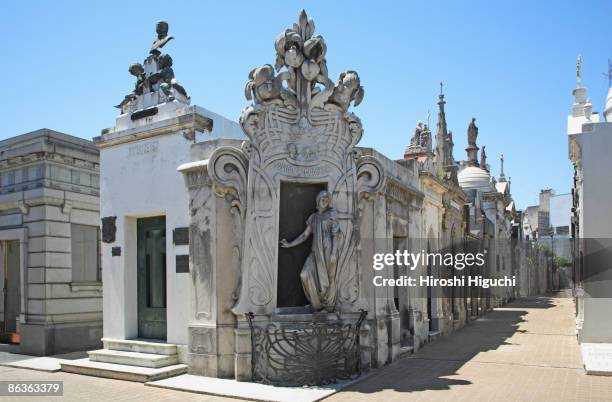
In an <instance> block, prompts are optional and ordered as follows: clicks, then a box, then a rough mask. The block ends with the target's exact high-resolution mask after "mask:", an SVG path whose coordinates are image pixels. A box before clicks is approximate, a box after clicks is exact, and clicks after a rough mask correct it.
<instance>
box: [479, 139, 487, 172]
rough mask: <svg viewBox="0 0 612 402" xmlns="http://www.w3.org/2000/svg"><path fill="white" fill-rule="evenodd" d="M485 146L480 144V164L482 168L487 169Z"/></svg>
mask: <svg viewBox="0 0 612 402" xmlns="http://www.w3.org/2000/svg"><path fill="white" fill-rule="evenodd" d="M486 147H487V146H486V145H483V146H482V151H480V166H481V167H482V168H483V169H484V170H487V171H488V168H487V152H486V151H485V148H486Z"/></svg>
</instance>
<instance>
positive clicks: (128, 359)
mask: <svg viewBox="0 0 612 402" xmlns="http://www.w3.org/2000/svg"><path fill="white" fill-rule="evenodd" d="M87 354H88V355H89V360H91V361H94V362H102V363H114V364H124V365H126V366H138V367H149V368H160V367H166V366H172V365H174V364H177V363H178V355H158V354H155V353H140V352H126V351H123V350H110V349H100V350H92V351H90V352H87Z"/></svg>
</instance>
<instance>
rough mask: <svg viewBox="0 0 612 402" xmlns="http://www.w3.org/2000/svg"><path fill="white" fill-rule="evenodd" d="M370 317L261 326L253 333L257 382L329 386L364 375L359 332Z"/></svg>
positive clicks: (254, 327)
mask: <svg viewBox="0 0 612 402" xmlns="http://www.w3.org/2000/svg"><path fill="white" fill-rule="evenodd" d="M366 315H367V311H364V310H361V314H360V315H359V318H358V319H357V320H356V321H354V322H351V323H347V322H346V321H342V320H338V321H330V320H321V321H318V320H314V319H313V320H312V321H307V322H291V323H287V325H286V326H285V325H283V328H281V327H280V325H279V324H273V323H266V324H265V326H259V325H257V323H256V322H254V321H253V318H254V317H255V316H254V314H253V313H246V314H245V316H246V319H247V321H248V322H249V327H250V330H251V346H252V355H251V356H252V357H251V359H252V360H251V370H252V376H253V377H252V378H253V381H255V382H260V383H264V384H272V385H282V386H304V385H327V384H333V383H337V382H338V381H346V380H351V379H354V378H356V377H358V376H359V375H360V374H361V353H360V352H361V351H360V346H359V331H360V329H361V325H362V323H363V321H364V319H365V317H366Z"/></svg>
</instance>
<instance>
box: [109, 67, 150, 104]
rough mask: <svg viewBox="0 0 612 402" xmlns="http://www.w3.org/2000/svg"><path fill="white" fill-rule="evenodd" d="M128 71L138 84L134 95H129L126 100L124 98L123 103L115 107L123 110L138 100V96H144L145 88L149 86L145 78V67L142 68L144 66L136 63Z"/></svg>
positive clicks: (133, 92)
mask: <svg viewBox="0 0 612 402" xmlns="http://www.w3.org/2000/svg"><path fill="white" fill-rule="evenodd" d="M128 71H129V72H130V74H132V75H133V76H134V77H136V84H135V85H134V90H133V91H132V93H130V94H127V95H126V96H125V98H123V100H122V101H121V103H120V104H118V105H117V106H115V107H116V108H118V109H123V107H124V106H125V105H127V104H128V103H130V102H131V101H132V100H134V99H136V97H137V96H138V95H142V94H143V92H144V90H145V88H146V87H147V86H148V82H147V79H146V77H145V71H144V67H143V66H142V64H140V63H134V64H132V65H131V66H130V68H129V69H128Z"/></svg>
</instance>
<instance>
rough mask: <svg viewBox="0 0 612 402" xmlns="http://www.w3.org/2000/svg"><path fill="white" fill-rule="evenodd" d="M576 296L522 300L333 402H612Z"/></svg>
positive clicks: (611, 384) (610, 385)
mask: <svg viewBox="0 0 612 402" xmlns="http://www.w3.org/2000/svg"><path fill="white" fill-rule="evenodd" d="M573 309H574V304H573V302H572V299H569V298H550V297H537V298H535V297H534V298H526V299H520V300H517V301H515V302H513V303H510V304H508V305H506V306H505V307H504V308H498V309H495V311H493V312H491V313H489V314H487V315H486V316H484V317H483V318H481V319H479V320H477V321H475V322H473V323H472V324H470V325H468V326H467V327H465V328H463V329H461V330H459V331H457V332H456V333H454V334H453V335H451V336H449V337H447V338H445V339H441V340H439V341H438V342H435V343H432V344H429V345H427V346H425V347H424V348H422V349H421V350H420V351H419V352H418V353H416V354H415V355H412V356H410V357H409V358H406V359H402V360H400V361H398V362H396V363H394V364H392V365H390V366H388V367H385V368H384V369H382V370H380V371H378V372H377V373H376V374H374V376H373V377H371V378H368V379H367V380H365V381H363V382H360V383H358V384H356V385H354V386H352V387H350V388H349V389H347V390H344V391H343V392H340V393H339V394H336V395H333V396H332V397H330V398H329V399H326V401H330V402H331V401H337V402H340V401H346V402H349V401H350V402H356V401H384V402H393V401H612V377H596V376H587V375H586V374H584V371H583V369H582V361H581V357H580V349H579V346H578V342H577V340H576V335H575V322H574V316H573Z"/></svg>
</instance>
